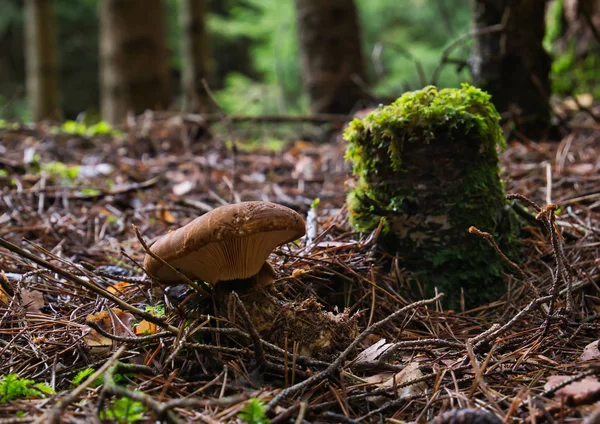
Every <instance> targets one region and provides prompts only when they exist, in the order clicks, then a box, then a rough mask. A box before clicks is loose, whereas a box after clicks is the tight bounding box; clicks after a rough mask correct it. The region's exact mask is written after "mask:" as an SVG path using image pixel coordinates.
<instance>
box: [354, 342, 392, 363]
mask: <svg viewBox="0 0 600 424" xmlns="http://www.w3.org/2000/svg"><path fill="white" fill-rule="evenodd" d="M392 346H393V343H386V342H385V339H381V340H379V341H378V342H376V343H375V344H373V345H371V346H369V347H368V348H366V349H365V350H363V351H362V352H361V353H359V354H358V356H357V357H356V359H355V360H354V366H361V364H363V363H365V362H367V363H369V362H374V361H377V360H378V359H379V357H380V356H381V355H383V354H384V353H385V352H386V351H387V350H388V349H389V348H390V347H392Z"/></svg>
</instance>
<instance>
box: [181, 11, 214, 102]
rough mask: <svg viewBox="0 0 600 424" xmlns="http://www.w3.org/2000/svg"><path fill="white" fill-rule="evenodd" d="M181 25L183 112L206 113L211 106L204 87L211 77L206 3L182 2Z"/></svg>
mask: <svg viewBox="0 0 600 424" xmlns="http://www.w3.org/2000/svg"><path fill="white" fill-rule="evenodd" d="M180 22H181V27H182V29H183V36H182V50H181V59H182V62H183V64H182V65H183V69H182V86H183V87H182V89H183V101H184V109H185V110H186V111H188V112H206V111H208V109H209V107H208V106H209V104H210V100H209V97H208V95H207V92H206V89H205V88H204V85H203V83H202V80H206V79H207V78H208V75H209V73H210V72H209V66H210V65H209V63H210V53H209V44H208V34H207V31H206V1H205V0H183V1H182V3H181V6H180Z"/></svg>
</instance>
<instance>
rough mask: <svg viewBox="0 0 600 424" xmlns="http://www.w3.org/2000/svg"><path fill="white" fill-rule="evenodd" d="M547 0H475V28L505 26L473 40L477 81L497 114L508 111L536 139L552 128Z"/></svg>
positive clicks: (520, 128)
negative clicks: (545, 35)
mask: <svg viewBox="0 0 600 424" xmlns="http://www.w3.org/2000/svg"><path fill="white" fill-rule="evenodd" d="M545 10H546V0H499V1H489V0H474V2H473V21H474V26H475V29H477V30H482V29H484V28H487V27H489V26H492V25H496V24H500V23H502V24H504V26H505V27H504V30H503V31H501V32H491V33H487V34H482V35H480V36H479V37H477V38H476V41H475V47H474V54H473V75H474V77H475V84H476V85H478V86H479V87H481V88H483V89H484V90H486V91H487V92H489V93H490V94H491V95H492V101H493V102H494V104H495V105H496V108H497V109H498V111H499V112H501V113H502V112H506V111H510V112H511V117H515V120H516V124H517V129H518V130H519V131H521V132H522V133H523V134H524V135H525V136H527V137H530V138H534V139H539V138H540V137H543V136H544V135H545V134H546V133H547V130H548V128H549V126H550V106H549V97H550V80H549V73H550V63H551V62H550V56H549V55H548V53H546V51H545V50H544V47H543V46H542V41H543V39H544V32H545Z"/></svg>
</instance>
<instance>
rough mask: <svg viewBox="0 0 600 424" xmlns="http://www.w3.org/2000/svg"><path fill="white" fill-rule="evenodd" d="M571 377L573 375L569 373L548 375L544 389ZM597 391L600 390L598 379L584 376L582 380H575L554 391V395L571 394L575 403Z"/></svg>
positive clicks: (548, 388)
mask: <svg viewBox="0 0 600 424" xmlns="http://www.w3.org/2000/svg"><path fill="white" fill-rule="evenodd" d="M572 377H573V376H570V375H552V376H550V377H548V380H547V382H546V384H545V385H544V390H550V389H551V388H552V387H554V386H556V385H557V384H560V383H562V382H563V381H565V380H568V379H570V378H572ZM598 391H600V381H598V379H596V378H595V377H585V378H584V379H582V380H579V381H576V382H574V383H571V384H569V385H567V386H565V387H563V388H562V389H559V390H557V391H556V392H555V393H554V396H555V397H561V396H571V397H573V401H574V402H576V403H577V402H578V401H581V400H582V399H583V398H585V397H586V396H588V395H589V394H591V393H593V392H598Z"/></svg>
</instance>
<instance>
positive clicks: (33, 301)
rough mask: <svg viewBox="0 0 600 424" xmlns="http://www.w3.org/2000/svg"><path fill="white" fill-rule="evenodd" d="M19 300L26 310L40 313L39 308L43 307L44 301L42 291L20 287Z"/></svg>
mask: <svg viewBox="0 0 600 424" xmlns="http://www.w3.org/2000/svg"><path fill="white" fill-rule="evenodd" d="M20 294H21V300H22V301H23V306H24V307H25V308H26V309H27V312H29V313H31V314H40V313H42V312H41V309H42V308H43V307H44V305H45V304H46V302H45V301H44V295H43V294H42V292H39V291H37V290H31V291H29V290H25V289H21V293H20Z"/></svg>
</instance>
